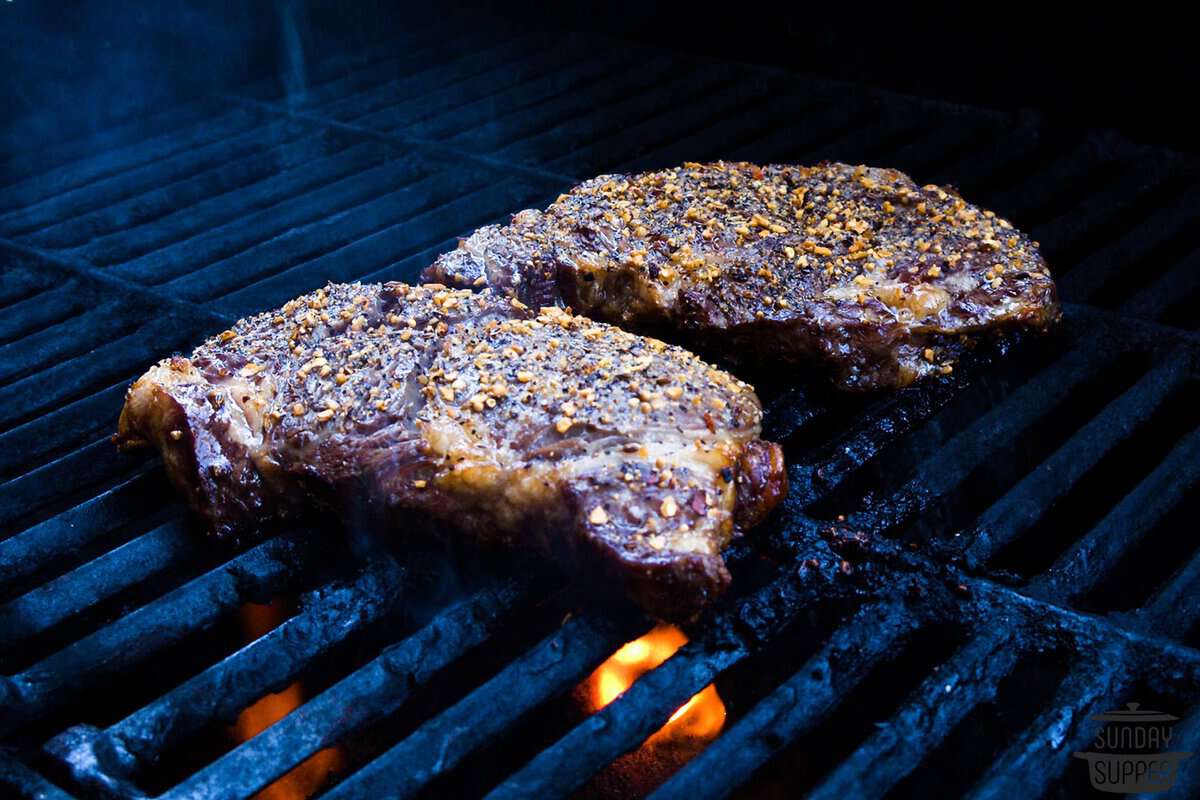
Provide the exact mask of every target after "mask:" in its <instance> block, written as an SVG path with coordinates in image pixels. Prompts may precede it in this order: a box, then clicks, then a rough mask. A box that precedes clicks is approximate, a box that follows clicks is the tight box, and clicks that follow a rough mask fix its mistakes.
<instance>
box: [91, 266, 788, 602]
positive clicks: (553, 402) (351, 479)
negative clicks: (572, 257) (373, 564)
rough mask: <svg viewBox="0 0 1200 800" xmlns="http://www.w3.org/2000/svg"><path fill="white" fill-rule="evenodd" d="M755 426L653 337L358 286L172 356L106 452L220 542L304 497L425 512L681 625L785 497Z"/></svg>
mask: <svg viewBox="0 0 1200 800" xmlns="http://www.w3.org/2000/svg"><path fill="white" fill-rule="evenodd" d="M760 419H761V407H760V405H759V401H758V399H757V397H756V396H755V393H754V391H753V389H752V388H751V387H749V386H747V385H746V384H744V383H742V382H741V381H739V380H737V379H736V378H734V377H732V376H730V375H728V374H727V373H725V372H722V371H720V370H718V369H714V368H713V367H711V366H709V365H708V364H706V363H704V362H703V361H701V360H700V359H699V358H698V357H697V356H695V355H693V354H692V353H689V352H688V351H686V350H683V349H680V348H677V347H672V346H669V345H666V344H664V343H663V342H661V341H658V340H655V339H649V338H644V337H641V336H636V335H634V334H631V333H627V332H625V331H622V330H620V329H618V328H614V327H611V326H609V325H605V324H602V323H597V322H594V321H592V320H590V319H586V318H583V317H577V316H572V315H570V314H569V313H567V312H565V311H564V310H562V309H560V308H556V307H553V308H545V309H541V310H540V311H539V310H533V309H530V308H528V307H527V306H525V305H524V304H522V303H521V302H520V301H518V300H516V299H515V298H510V297H506V296H500V295H495V294H493V293H491V292H470V291H462V290H450V289H447V288H445V287H441V286H408V285H404V284H400V283H388V284H382V285H378V284H375V285H358V284H350V285H330V286H327V287H326V288H324V289H322V290H320V291H317V292H314V293H312V294H309V295H306V296H304V297H300V298H298V299H296V300H293V301H291V302H289V303H287V304H286V305H285V306H284V307H283V308H282V309H280V310H278V311H275V312H269V313H265V314H259V315H257V316H253V317H250V318H247V319H244V320H241V321H240V322H238V323H237V324H236V325H234V326H233V328H231V329H230V330H228V331H225V332H224V333H222V334H221V335H219V336H217V337H215V338H213V339H210V340H209V341H207V342H205V343H204V344H203V345H201V346H200V347H199V348H197V349H196V351H195V352H194V353H193V354H192V355H191V356H190V357H187V358H184V357H182V356H176V357H174V358H170V359H166V360H164V361H162V362H161V363H159V364H158V365H157V366H155V367H153V368H152V369H150V371H149V372H147V373H146V374H145V375H143V376H142V377H141V378H140V379H138V380H137V381H136V382H135V383H134V384H133V386H132V387H131V388H130V390H129V393H128V395H127V397H126V401H125V407H124V410H123V411H122V413H121V419H120V425H119V432H118V434H117V436H116V437H115V438H116V440H117V442H118V444H119V445H120V446H121V447H122V448H130V447H138V446H146V445H149V446H152V447H154V448H156V449H158V450H159V451H160V452H161V453H162V455H163V458H164V460H165V462H166V467H167V470H168V472H169V474H170V477H171V479H172V481H173V483H174V484H175V485H176V486H177V487H178V488H179V490H180V491H181V492H183V494H184V495H185V496H186V498H187V500H188V501H189V503H190V505H191V506H192V507H193V508H194V509H195V510H196V511H197V512H199V514H201V515H202V516H203V517H204V518H205V519H206V520H207V522H208V524H209V525H210V526H211V527H212V529H213V530H214V531H215V532H216V533H217V534H218V535H241V534H245V533H250V532H253V530H254V529H255V528H256V527H257V526H258V525H259V524H260V523H262V522H263V521H264V520H265V519H267V518H269V517H273V516H281V515H288V514H290V513H294V512H297V511H302V510H303V509H305V508H308V507H309V506H310V505H313V504H319V505H322V506H325V507H330V508H333V509H338V508H346V507H348V504H350V503H364V502H365V503H368V504H370V506H371V507H372V508H374V509H376V510H381V511H382V513H383V514H385V515H391V516H392V517H393V518H394V519H396V521H397V527H399V525H400V524H401V520H403V518H404V516H405V513H406V512H408V511H411V510H418V511H421V512H426V513H427V514H428V515H429V516H430V517H432V518H433V519H434V520H435V521H440V522H442V523H445V524H446V525H447V526H452V528H453V529H454V530H456V531H458V532H460V533H462V534H464V535H467V536H470V537H475V538H478V539H482V540H489V541H494V542H498V543H500V544H503V545H510V546H513V547H522V548H529V549H531V550H534V551H540V552H541V553H543V554H545V555H547V556H549V557H551V558H553V559H555V560H557V561H559V562H561V563H562V564H563V565H565V566H566V567H568V569H569V570H570V571H572V572H573V573H575V574H576V575H579V576H587V577H591V578H598V579H599V580H600V581H601V582H607V583H608V584H610V585H611V584H617V585H620V586H622V587H624V590H625V591H627V592H628V594H629V595H630V596H631V597H632V598H633V599H634V600H635V601H636V602H637V603H638V604H640V605H641V606H642V607H644V608H645V609H646V610H647V611H648V612H650V613H651V614H653V615H655V616H658V617H661V618H665V619H683V618H687V617H690V616H693V615H694V614H696V613H697V612H698V611H699V610H700V609H701V608H703V607H704V606H705V605H706V604H707V603H708V602H710V601H711V600H712V599H713V598H714V597H716V596H717V595H719V594H720V593H721V592H722V591H723V590H724V589H725V587H726V586H727V584H728V583H729V573H728V571H727V570H726V568H725V564H724V562H723V560H722V558H721V550H722V548H723V547H724V546H725V545H726V544H728V543H729V541H730V539H731V538H732V537H733V536H734V535H736V534H737V533H738V532H740V531H742V530H744V529H746V528H748V527H749V526H751V525H754V524H755V523H756V522H758V521H759V520H761V519H762V518H763V517H764V516H765V515H766V514H767V512H768V511H770V509H771V508H772V507H773V506H774V505H775V504H776V503H777V502H778V501H779V500H780V499H781V498H782V497H783V495H784V493H785V491H786V477H785V472H784V468H783V460H782V454H781V451H780V449H779V447H778V446H777V445H774V444H770V443H767V442H764V441H761V440H760V439H759V438H758V434H759V429H760Z"/></svg>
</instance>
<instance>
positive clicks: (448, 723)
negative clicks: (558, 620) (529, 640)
mask: <svg viewBox="0 0 1200 800" xmlns="http://www.w3.org/2000/svg"><path fill="white" fill-rule="evenodd" d="M636 632H637V629H636V627H635V626H634V625H632V624H628V623H626V624H622V623H621V622H614V621H612V620H609V619H599V618H593V617H589V616H581V617H574V618H572V619H571V620H569V621H567V622H566V623H565V624H564V625H563V626H562V627H561V628H559V629H558V630H557V631H555V632H554V633H553V634H551V635H550V636H548V637H546V638H545V639H543V640H542V641H541V642H540V643H539V644H538V645H537V646H535V647H534V648H533V649H531V650H530V651H529V652H528V653H526V654H525V655H524V656H522V657H520V658H518V659H517V660H515V661H513V662H512V663H511V664H509V665H508V666H507V667H505V668H504V669H503V670H501V671H500V672H499V673H497V674H496V675H495V676H494V677H493V678H491V679H490V680H488V681H487V682H486V683H484V684H483V685H482V686H480V687H479V688H478V689H476V690H475V691H474V692H472V693H471V694H470V695H468V696H467V697H466V698H464V699H463V700H462V701H460V702H459V703H457V704H456V705H454V706H453V707H452V708H450V709H448V710H446V711H444V712H443V713H441V714H440V715H438V716H437V717H435V718H434V719H432V720H430V721H429V722H427V723H426V724H425V725H423V726H421V728H419V729H418V730H417V731H416V732H415V733H413V734H412V735H411V736H409V737H408V738H407V739H405V740H404V741H402V742H400V743H399V744H397V745H396V746H394V747H393V748H392V749H391V750H388V751H387V752H386V753H384V754H383V755H381V756H379V757H378V758H377V759H375V760H374V761H372V762H370V763H369V764H367V765H366V766H365V767H363V768H362V769H360V770H359V771H358V772H356V773H354V774H353V775H352V776H351V777H349V778H348V779H347V780H345V781H343V782H342V783H340V784H338V785H337V786H336V787H335V788H334V789H333V790H331V791H330V792H329V793H328V794H327V795H325V796H326V797H330V798H336V797H343V798H350V797H376V796H382V795H387V796H388V797H392V798H402V797H412V796H414V795H416V794H417V793H418V792H419V791H421V790H422V789H424V788H425V787H426V786H428V785H429V782H430V781H432V780H434V779H435V778H437V777H439V776H441V775H444V774H446V773H449V772H450V771H452V770H453V769H454V768H455V767H457V766H458V765H459V763H460V762H461V761H462V760H463V758H465V757H466V756H467V755H469V754H470V753H472V752H473V751H475V750H476V749H478V748H479V747H481V746H483V745H484V744H486V743H487V742H489V741H493V740H495V739H496V738H497V737H498V736H500V735H501V734H502V733H503V732H504V731H506V730H507V729H509V728H510V727H511V726H512V725H513V724H515V723H516V722H517V721H518V720H519V719H520V718H521V717H522V716H523V715H525V714H527V713H529V712H530V711H532V710H533V709H535V708H537V707H538V706H540V705H541V704H543V703H545V702H546V701H547V700H549V699H550V698H551V697H553V696H554V695H555V694H557V693H559V692H562V691H565V690H566V689H569V688H570V687H571V686H572V685H574V684H576V683H578V682H579V680H580V679H581V678H582V677H583V676H585V675H587V674H588V672H589V671H591V670H592V669H593V668H594V667H595V666H596V665H597V664H599V663H600V662H601V661H603V660H604V658H605V657H606V656H608V655H609V654H611V653H612V652H613V651H615V650H616V649H617V648H619V647H620V646H621V645H622V644H623V643H624V642H626V641H628V640H629V639H631V638H633V637H634V636H635V635H636Z"/></svg>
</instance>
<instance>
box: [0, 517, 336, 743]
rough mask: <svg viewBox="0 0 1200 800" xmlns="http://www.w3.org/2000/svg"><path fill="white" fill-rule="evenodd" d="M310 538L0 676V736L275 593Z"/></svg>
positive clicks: (261, 552)
mask: <svg viewBox="0 0 1200 800" xmlns="http://www.w3.org/2000/svg"><path fill="white" fill-rule="evenodd" d="M314 550H315V547H314V545H313V543H312V542H311V537H302V536H301V537H293V538H276V539H271V540H268V541H266V542H264V543H262V544H260V545H258V546H257V547H255V548H253V549H251V550H249V551H248V552H246V553H244V554H242V555H240V556H238V557H237V558H235V559H233V560H232V561H230V562H229V563H227V564H224V565H222V566H221V567H218V568H217V569H215V570H212V571H210V572H208V573H206V574H205V575H202V576H200V577H199V578H196V579H194V580H192V581H191V582H189V583H187V584H185V585H184V586H182V587H180V588H179V589H176V590H175V591H173V592H171V593H169V594H167V595H166V596H164V597H162V598H159V599H158V600H157V601H155V602H153V603H150V604H148V605H145V606H143V607H141V608H139V609H138V610H136V611H134V612H132V613H130V614H128V615H126V616H123V617H121V618H120V619H118V620H117V621H115V622H113V623H112V624H110V625H108V626H106V627H104V628H101V629H100V630H98V631H96V632H95V633H92V634H90V635H88V636H86V637H85V638H83V639H80V640H79V641H77V642H75V643H74V644H71V645H68V646H67V647H66V648H64V649H62V650H60V651H58V652H57V653H55V654H53V655H51V656H48V657H47V658H45V659H43V660H41V661H39V662H38V663H37V664H34V665H33V666H31V667H29V668H27V669H25V670H24V671H22V672H20V673H18V674H16V675H11V676H10V675H3V676H0V699H3V701H4V702H3V703H2V704H0V705H2V706H3V707H4V709H5V712H6V713H5V715H4V716H3V717H0V734H3V735H7V734H10V733H12V732H13V731H14V730H16V729H17V728H19V727H21V726H22V725H24V724H26V723H28V722H29V721H31V720H34V719H37V718H40V717H44V716H46V715H47V714H49V713H51V712H54V711H57V710H59V709H61V708H63V707H64V706H65V705H67V704H69V703H71V702H73V701H74V700H75V699H76V698H77V697H78V695H79V694H80V693H81V692H85V691H89V690H92V689H94V688H95V687H96V686H97V685H98V684H100V683H101V681H102V680H105V679H109V678H111V677H113V676H114V675H117V674H119V673H120V672H122V671H124V670H127V669H129V668H131V667H133V666H135V665H137V664H139V663H142V662H144V661H145V660H146V659H148V658H151V657H153V656H154V655H155V654H156V653H157V652H159V651H160V650H162V649H164V648H166V647H167V646H169V645H171V644H174V643H176V642H179V641H182V640H183V639H185V638H186V637H188V636H189V635H190V634H192V633H195V632H196V631H199V630H201V629H203V628H205V627H206V626H208V625H209V624H211V623H212V622H213V621H214V620H215V619H217V618H218V617H219V616H221V615H223V614H226V613H228V612H229V611H232V610H233V609H235V608H237V606H238V605H240V604H241V603H242V602H245V601H246V600H248V599H250V598H253V597H264V596H271V595H273V594H276V593H278V592H280V591H281V590H282V589H283V588H284V587H285V586H287V585H288V584H289V582H290V581H292V580H293V579H294V576H295V575H296V573H297V572H298V571H299V570H302V569H304V568H306V567H307V566H310V565H309V564H306V560H311V559H312V558H313V557H314V555H315V553H314Z"/></svg>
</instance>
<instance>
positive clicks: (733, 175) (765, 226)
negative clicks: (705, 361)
mask: <svg viewBox="0 0 1200 800" xmlns="http://www.w3.org/2000/svg"><path fill="white" fill-rule="evenodd" d="M423 277H424V278H425V279H426V280H434V281H438V282H441V283H446V284H450V285H455V286H463V287H476V288H478V287H482V286H490V287H492V288H493V289H494V290H498V291H504V292H507V293H510V294H512V295H513V296H515V297H518V298H521V299H523V300H525V301H526V302H530V303H531V304H538V305H546V304H549V303H550V302H554V301H558V302H561V303H563V304H565V305H568V306H570V307H571V308H572V309H573V310H575V311H576V312H578V313H581V314H585V315H587V316H590V317H594V318H596V319H601V320H605V321H608V322H611V323H614V324H616V325H620V326H622V327H625V328H628V329H631V330H650V331H660V332H661V331H670V332H671V336H672V338H674V339H678V340H679V341H681V342H683V343H686V344H693V345H696V346H698V347H700V348H703V349H704V350H705V351H707V352H714V353H718V354H720V355H721V356H722V357H724V358H727V359H728V360H729V361H731V362H733V363H735V364H741V363H745V364H753V363H757V364H759V365H762V364H766V365H775V364H778V363H779V362H784V363H791V364H797V363H809V362H820V363H823V364H825V365H827V366H829V367H830V368H831V369H832V372H833V375H834V379H835V382H836V383H837V384H838V385H839V386H841V387H842V388H847V389H871V388H883V387H899V386H905V385H908V384H910V383H912V382H913V381H914V380H916V379H918V378H920V377H922V376H925V375H929V374H935V373H946V372H949V371H951V370H952V363H953V362H954V360H955V359H956V357H957V355H958V354H959V353H960V351H961V349H962V348H963V347H964V346H966V345H968V344H969V343H970V342H969V338H970V337H971V336H972V335H975V334H980V333H983V332H985V331H989V330H999V329H1041V328H1045V327H1047V326H1049V325H1051V324H1052V323H1053V322H1055V321H1056V320H1057V319H1058V318H1059V316H1060V310H1059V304H1058V300H1057V296H1056V292H1055V287H1054V282H1053V281H1052V280H1051V278H1050V274H1049V272H1048V270H1047V268H1046V264H1045V262H1044V261H1043V259H1042V257H1041V255H1040V254H1039V252H1038V247H1037V243H1036V242H1033V241H1031V240H1030V239H1029V237H1028V236H1026V235H1025V234H1023V233H1021V232H1020V231H1018V230H1016V229H1015V228H1014V227H1013V226H1012V224H1011V223H1009V222H1008V221H1007V220H1004V219H1002V218H1000V217H998V216H996V215H995V214H994V213H993V212H991V211H985V210H983V209H980V208H977V207H976V206H973V205H971V204H969V203H967V202H966V201H965V200H964V199H963V198H962V197H961V196H959V194H958V192H957V191H955V190H954V189H952V188H949V187H940V186H933V185H929V186H918V185H917V184H915V183H914V182H913V181H912V180H911V179H910V178H909V177H908V176H907V175H905V174H904V173H901V172H898V171H896V170H893V169H878V168H873V167H863V166H850V165H847V164H838V163H825V164H820V165H818V166H815V167H800V166H791V165H780V164H773V165H769V166H764V167H759V166H755V165H754V164H747V163H715V164H694V163H689V164H685V165H683V166H682V167H677V168H674V169H666V170H661V171H658V172H647V173H642V174H639V175H602V176H600V177H597V178H593V179H591V180H588V181H585V182H584V183H582V184H580V185H579V186H576V187H575V188H574V189H572V190H571V191H570V192H568V193H567V194H564V195H562V196H560V197H559V198H558V200H557V201H555V202H554V203H553V204H552V205H551V206H550V207H549V208H547V209H546V210H545V211H534V210H527V211H521V212H520V213H518V214H516V215H514V216H513V218H512V221H511V222H510V224H508V225H504V226H498V225H493V226H488V227H485V228H481V229H479V230H478V231H476V232H475V233H474V234H472V235H471V236H470V237H468V238H467V239H465V240H463V241H462V242H461V243H460V244H459V247H458V249H457V250H454V251H452V252H450V253H446V254H444V255H442V256H441V257H439V258H438V259H437V260H436V262H435V263H434V264H432V265H431V266H430V267H429V268H427V269H426V271H425V273H424V275H423Z"/></svg>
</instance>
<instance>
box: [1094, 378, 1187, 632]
mask: <svg viewBox="0 0 1200 800" xmlns="http://www.w3.org/2000/svg"><path fill="white" fill-rule="evenodd" d="M1194 391H1195V389H1194V387H1193V392H1194ZM1192 398H1193V399H1197V397H1196V394H1193V395H1192ZM1198 515H1200V495H1197V493H1196V492H1195V491H1194V490H1193V491H1192V492H1191V496H1190V497H1188V498H1187V499H1186V500H1184V502H1183V503H1182V504H1180V505H1178V506H1176V507H1175V508H1174V509H1173V510H1172V511H1171V512H1169V513H1168V514H1167V515H1166V516H1165V517H1164V518H1163V519H1162V520H1161V521H1160V522H1159V523H1158V524H1157V525H1155V526H1154V529H1153V530H1151V531H1150V533H1149V534H1147V535H1146V537H1145V538H1144V539H1143V540H1142V541H1141V542H1139V543H1138V545H1137V546H1136V547H1134V548H1133V549H1131V550H1129V551H1128V552H1127V553H1126V554H1125V557H1124V558H1122V559H1121V561H1120V563H1118V565H1117V567H1116V568H1115V569H1114V570H1113V571H1112V572H1111V573H1110V574H1109V575H1108V576H1107V577H1106V578H1105V579H1104V580H1103V581H1101V582H1100V583H1099V584H1098V585H1097V586H1096V587H1095V588H1094V589H1092V590H1091V591H1089V592H1087V593H1086V594H1084V595H1083V596H1082V597H1080V598H1079V599H1078V600H1077V601H1076V605H1078V606H1079V607H1080V608H1082V609H1085V610H1089V611H1128V610H1132V609H1134V608H1137V607H1139V606H1141V605H1142V604H1143V603H1145V601H1146V600H1147V599H1149V598H1150V596H1151V594H1152V593H1153V592H1154V590H1155V589H1157V588H1158V587H1159V586H1161V585H1162V584H1163V583H1164V582H1165V581H1166V580H1167V579H1168V578H1170V577H1171V575H1172V574H1173V573H1174V572H1175V570H1177V569H1178V568H1179V566H1180V565H1181V564H1187V563H1188V562H1189V561H1190V560H1191V558H1192V556H1193V554H1195V553H1196V551H1197V548H1198V547H1200V544H1198V543H1197V541H1196V538H1195V537H1194V535H1193V532H1194V530H1195V525H1196V520H1197V518H1200V517H1198ZM1196 588H1197V590H1198V591H1200V587H1196ZM1168 633H1172V632H1170V631H1168Z"/></svg>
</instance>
